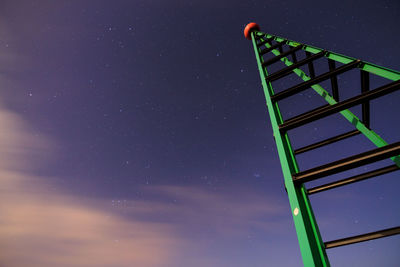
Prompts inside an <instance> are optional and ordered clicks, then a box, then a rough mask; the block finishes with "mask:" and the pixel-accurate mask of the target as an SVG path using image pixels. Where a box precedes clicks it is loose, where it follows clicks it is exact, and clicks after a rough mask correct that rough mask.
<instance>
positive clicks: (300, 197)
mask: <svg viewBox="0 0 400 267" xmlns="http://www.w3.org/2000/svg"><path fill="white" fill-rule="evenodd" d="M251 38H252V42H253V47H254V52H255V55H256V59H257V65H258V69H259V72H260V78H261V83H262V86H263V88H264V94H265V99H266V102H267V108H268V113H269V115H270V119H271V125H272V129H273V132H274V137H275V142H276V145H277V150H278V154H279V159H280V162H281V167H282V172H283V176H284V181H285V187H286V190H287V192H288V198H289V203H290V207H291V210H292V216H293V221H294V225H295V228H296V233H297V237H298V241H299V245H300V251H301V255H302V259H303V263H304V266H318V267H319V266H330V264H329V260H328V257H327V255H326V251H325V245H324V242H323V240H322V238H321V235H320V232H319V229H318V225H317V223H316V220H315V217H314V214H313V211H312V207H311V204H310V201H309V199H308V196H307V192H306V189H305V187H304V186H303V185H302V186H295V185H294V183H293V179H292V174H293V173H297V172H298V171H299V169H298V166H297V162H296V158H295V155H294V153H293V149H292V146H291V144H290V140H289V136H288V135H287V133H283V134H282V133H280V131H279V124H281V123H282V122H283V119H282V115H281V113H280V109H279V106H278V103H272V101H271V96H272V95H273V94H274V90H273V88H272V85H271V83H270V82H267V81H266V79H265V78H266V76H267V75H268V73H267V70H266V68H264V67H263V66H262V63H263V62H264V60H263V58H262V56H261V55H260V49H259V48H258V47H257V44H256V39H255V33H254V32H252V33H251Z"/></svg>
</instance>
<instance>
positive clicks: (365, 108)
mask: <svg viewBox="0 0 400 267" xmlns="http://www.w3.org/2000/svg"><path fill="white" fill-rule="evenodd" d="M368 91H369V72H366V71H363V70H361V93H365V92H368ZM361 109H362V120H363V123H364V124H365V126H367V127H368V128H369V122H370V118H369V117H370V116H369V101H366V102H364V103H363V104H362V106H361Z"/></svg>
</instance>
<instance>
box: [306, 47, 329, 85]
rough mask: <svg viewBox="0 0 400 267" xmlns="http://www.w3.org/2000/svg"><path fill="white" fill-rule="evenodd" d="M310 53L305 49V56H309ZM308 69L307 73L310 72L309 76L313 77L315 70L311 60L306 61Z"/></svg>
mask: <svg viewBox="0 0 400 267" xmlns="http://www.w3.org/2000/svg"><path fill="white" fill-rule="evenodd" d="M324 52H326V51H324ZM310 55H311V53H310V52H308V51H306V56H307V57H310ZM308 71H309V73H310V75H309V76H310V78H312V79H313V78H315V70H314V64H313V62H312V61H310V62H309V63H308Z"/></svg>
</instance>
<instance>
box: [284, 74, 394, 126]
mask: <svg viewBox="0 0 400 267" xmlns="http://www.w3.org/2000/svg"><path fill="white" fill-rule="evenodd" d="M399 89H400V80H399V81H395V82H392V83H390V84H388V85H385V86H382V87H379V88H377V89H375V90H371V91H368V92H365V93H362V94H360V95H358V96H355V97H352V98H350V99H347V100H345V101H342V102H339V103H336V104H334V105H330V106H326V107H321V108H320V109H319V110H318V109H317V110H314V111H310V112H306V113H303V114H301V115H299V116H296V118H293V119H289V120H287V121H285V122H284V123H282V124H281V125H279V130H280V131H282V132H285V131H288V130H290V129H293V128H296V127H299V126H301V125H304V124H307V123H309V122H312V121H315V120H318V119H321V118H324V117H327V116H329V115H332V114H334V113H337V112H340V111H342V110H345V109H348V108H350V107H353V106H356V105H359V104H361V103H363V102H365V101H369V100H371V99H375V98H378V97H381V96H384V95H386V94H389V93H392V92H394V91H396V90H399Z"/></svg>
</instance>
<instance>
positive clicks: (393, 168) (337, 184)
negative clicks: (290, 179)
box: [307, 164, 400, 195]
mask: <svg viewBox="0 0 400 267" xmlns="http://www.w3.org/2000/svg"><path fill="white" fill-rule="evenodd" d="M399 169H400V168H399V167H398V166H397V165H396V164H393V165H390V166H387V167H383V168H380V169H377V170H373V171H369V172H365V173H362V174H359V175H355V176H352V177H349V178H346V179H342V180H339V181H335V182H332V183H327V184H324V185H320V186H316V187H313V188H310V189H307V193H308V194H309V195H312V194H315V193H319V192H323V191H326V190H330V189H333V188H336V187H340V186H345V185H348V184H352V183H355V182H360V181H363V180H366V179H369V178H373V177H376V176H379V175H383V174H386V173H390V172H393V171H397V170H399Z"/></svg>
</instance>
